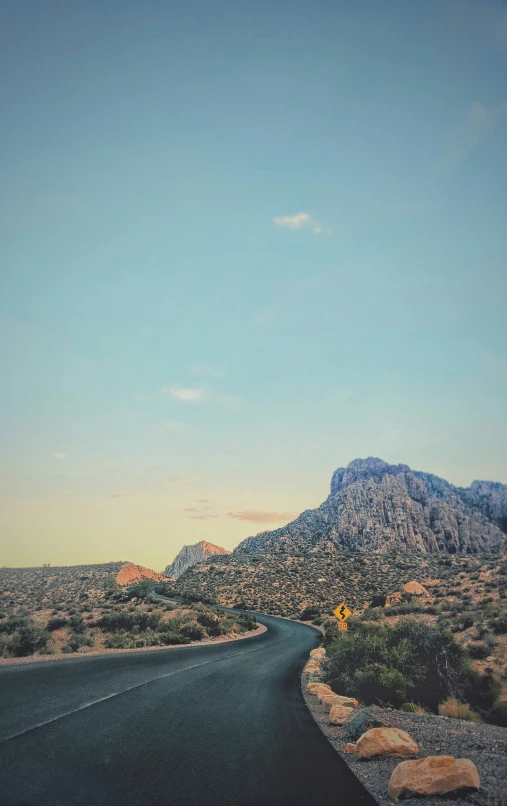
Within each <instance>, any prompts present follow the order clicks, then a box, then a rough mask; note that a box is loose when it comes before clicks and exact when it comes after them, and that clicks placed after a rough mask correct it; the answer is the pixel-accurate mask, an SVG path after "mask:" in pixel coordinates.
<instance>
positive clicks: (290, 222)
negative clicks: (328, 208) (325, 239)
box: [273, 213, 329, 235]
mask: <svg viewBox="0 0 507 806" xmlns="http://www.w3.org/2000/svg"><path fill="white" fill-rule="evenodd" d="M273 223H274V224H275V225H276V226H277V227H284V228H285V229H290V230H297V229H309V230H311V231H312V232H313V234H314V235H322V234H324V233H325V234H329V228H328V227H325V226H324V225H323V224H321V222H320V221H317V220H316V219H315V218H313V217H312V216H311V215H310V214H309V213H296V215H282V216H275V217H274V218H273Z"/></svg>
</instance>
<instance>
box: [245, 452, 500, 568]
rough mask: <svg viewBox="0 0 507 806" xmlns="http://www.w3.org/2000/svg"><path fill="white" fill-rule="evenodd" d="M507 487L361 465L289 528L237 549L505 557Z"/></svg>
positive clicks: (376, 462)
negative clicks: (456, 482)
mask: <svg viewBox="0 0 507 806" xmlns="http://www.w3.org/2000/svg"><path fill="white" fill-rule="evenodd" d="M506 532H507V485H505V484H502V483H500V482H488V481H474V482H472V484H471V485H470V487H465V488H463V487H455V486H454V485H453V484H451V483H450V482H448V481H446V480H445V479H442V478H440V477H439V476H435V475H433V474H431V473H426V472H423V471H413V470H411V468H410V467H409V466H408V465H406V464H397V465H393V464H389V463H387V462H384V461H383V460H382V459H378V458H376V457H368V458H367V459H354V460H353V461H352V462H350V463H349V465H348V466H347V467H346V468H338V470H336V471H335V472H334V473H333V476H332V478H331V485H330V494H329V496H328V497H327V499H326V500H325V501H324V502H323V503H322V504H321V505H320V506H319V507H317V508H316V509H313V510H305V511H304V512H302V513H301V514H300V515H299V516H298V517H297V518H296V519H295V520H294V521H291V522H290V523H289V524H287V525H286V526H283V527H280V528H278V529H275V530H272V531H269V532H266V533H264V534H262V535H256V536H254V537H248V538H246V539H245V540H243V541H242V542H241V543H240V544H239V545H238V546H237V547H236V548H235V549H234V553H235V554H241V553H244V552H251V551H254V552H258V551H267V552H275V553H278V552H282V553H294V552H299V551H306V550H314V551H315V550H320V551H322V550H328V549H336V550H340V549H346V550H353V551H354V550H369V551H374V552H378V553H383V552H386V551H393V550H395V551H396V550H404V551H415V552H421V553H438V552H443V553H448V554H455V553H466V554H476V553H494V554H497V553H502V552H504V551H506V550H507V534H506Z"/></svg>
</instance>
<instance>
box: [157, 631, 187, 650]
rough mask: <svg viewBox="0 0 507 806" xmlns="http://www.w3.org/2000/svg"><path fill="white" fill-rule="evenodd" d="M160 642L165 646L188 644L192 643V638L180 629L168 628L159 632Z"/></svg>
mask: <svg viewBox="0 0 507 806" xmlns="http://www.w3.org/2000/svg"><path fill="white" fill-rule="evenodd" d="M159 639H160V643H161V644H163V645H164V646H170V645H172V644H188V643H190V638H188V637H187V636H185V635H182V633H181V631H180V630H167V631H165V632H161V633H159Z"/></svg>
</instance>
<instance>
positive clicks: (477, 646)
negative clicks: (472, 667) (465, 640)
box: [466, 641, 491, 660]
mask: <svg viewBox="0 0 507 806" xmlns="http://www.w3.org/2000/svg"><path fill="white" fill-rule="evenodd" d="M466 650H467V652H468V654H469V655H470V657H471V658H473V659H474V660H484V658H487V657H488V655H490V654H491V652H490V648H489V646H488V645H487V644H486V643H485V642H484V641H478V642H477V643H473V644H467V645H466Z"/></svg>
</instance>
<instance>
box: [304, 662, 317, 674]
mask: <svg viewBox="0 0 507 806" xmlns="http://www.w3.org/2000/svg"><path fill="white" fill-rule="evenodd" d="M317 673H318V674H320V666H319V664H318V663H317V661H316V660H309V661H308V663H307V664H306V666H305V668H304V669H303V674H317Z"/></svg>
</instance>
